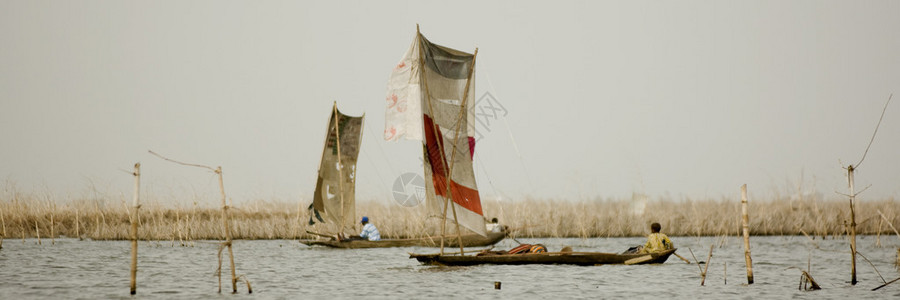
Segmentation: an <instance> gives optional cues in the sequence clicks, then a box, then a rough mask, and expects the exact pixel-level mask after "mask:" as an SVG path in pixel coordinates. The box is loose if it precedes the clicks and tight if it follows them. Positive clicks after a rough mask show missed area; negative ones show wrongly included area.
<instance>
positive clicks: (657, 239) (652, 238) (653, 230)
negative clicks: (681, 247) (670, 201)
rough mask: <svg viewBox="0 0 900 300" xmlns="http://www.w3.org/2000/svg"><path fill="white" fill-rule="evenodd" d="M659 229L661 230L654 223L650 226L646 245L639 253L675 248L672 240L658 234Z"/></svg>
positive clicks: (660, 227) (657, 224)
mask: <svg viewBox="0 0 900 300" xmlns="http://www.w3.org/2000/svg"><path fill="white" fill-rule="evenodd" d="M660 229H662V226H660V225H659V223H655V222H654V223H653V224H650V235H648V236H647V243H646V244H644V247H643V248H641V249H640V253H651V252H659V251H665V250H669V249H672V248H675V244H673V243H672V240H670V239H669V237H668V236H666V234H664V233H660V232H659V230H660Z"/></svg>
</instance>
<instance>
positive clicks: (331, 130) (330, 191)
mask: <svg viewBox="0 0 900 300" xmlns="http://www.w3.org/2000/svg"><path fill="white" fill-rule="evenodd" d="M364 117H365V116H362V117H352V116H347V115H344V114H342V113H341V112H340V111H338V110H337V104H335V106H334V108H333V109H332V112H331V118H329V121H328V130H327V135H326V136H325V148H324V149H323V150H322V162H321V164H320V165H319V176H318V177H319V178H318V180H317V181H316V191H315V194H314V195H313V203H312V205H311V206H310V220H309V222H310V225H311V224H313V223H315V220H314V217H315V218H316V219H318V220H319V221H320V222H325V223H331V224H335V225H338V228H337V230H343V229H345V228H348V229H352V228H354V227H353V225H354V224H356V198H355V194H356V193H355V191H356V159H357V157H358V156H359V145H360V141H362V126H363V118H364ZM338 153H340V155H338Z"/></svg>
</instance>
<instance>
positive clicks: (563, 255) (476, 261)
mask: <svg viewBox="0 0 900 300" xmlns="http://www.w3.org/2000/svg"><path fill="white" fill-rule="evenodd" d="M675 250H676V249H671V250H666V251H661V252H655V253H644V254H617V253H603V252H545V253H527V254H512V255H485V256H471V255H469V256H461V255H440V254H410V256H409V258H415V259H416V260H418V261H419V262H421V263H422V264H426V265H442V266H472V265H483V264H494V265H533V264H541V265H549V264H567V265H579V266H596V265H609V264H629V265H631V264H658V263H664V262H665V261H666V260H667V259H669V256H671V255H672V254H673V253H675ZM648 256H649V257H648Z"/></svg>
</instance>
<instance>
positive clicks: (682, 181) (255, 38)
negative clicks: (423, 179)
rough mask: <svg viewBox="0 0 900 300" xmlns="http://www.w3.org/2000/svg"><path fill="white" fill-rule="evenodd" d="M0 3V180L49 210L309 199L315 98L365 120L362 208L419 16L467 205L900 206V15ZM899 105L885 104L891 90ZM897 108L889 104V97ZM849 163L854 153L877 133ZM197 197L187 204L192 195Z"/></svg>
mask: <svg viewBox="0 0 900 300" xmlns="http://www.w3.org/2000/svg"><path fill="white" fill-rule="evenodd" d="M448 3H449V2H446V1H377V2H376V1H349V2H348V1H15V0H13V1H10V0H6V1H0V41H2V42H0V180H3V181H4V182H5V183H4V184H3V186H4V189H5V191H7V192H8V191H10V190H17V191H25V192H29V191H31V192H37V193H43V194H49V195H52V198H56V199H73V198H83V197H99V196H104V197H121V198H123V199H130V195H131V193H132V192H133V184H134V179H133V177H132V176H131V175H130V172H131V170H132V168H133V165H134V163H136V162H140V163H141V164H142V167H141V173H142V177H141V184H142V193H144V194H150V195H154V197H156V198H157V199H161V200H159V201H172V202H175V203H178V204H179V205H180V204H184V203H189V202H190V201H191V199H194V201H196V199H205V198H212V199H216V197H218V181H217V178H216V176H215V174H213V173H211V172H209V171H208V170H206V169H202V168H196V167H188V166H182V165H178V164H174V163H172V162H168V161H165V160H162V159H160V158H158V157H156V156H153V155H151V154H149V153H148V150H152V151H154V152H156V153H159V154H161V155H163V156H165V157H168V158H171V159H174V160H178V161H182V162H187V163H193V164H201V165H207V166H211V167H213V168H215V167H216V166H221V167H222V169H223V171H224V182H225V184H224V185H225V189H226V192H227V193H228V195H229V197H230V198H231V199H232V201H233V202H235V203H241V202H245V203H246V202H248V201H255V200H265V201H283V202H284V201H286V202H295V201H296V202H299V203H309V202H310V201H311V200H310V199H311V195H312V192H313V190H314V188H315V182H316V174H317V169H318V165H319V160H320V158H321V152H322V146H323V144H322V143H323V141H324V137H325V129H326V126H327V124H328V123H327V121H328V118H329V116H330V110H331V109H332V105H333V104H334V103H335V102H337V105H338V108H339V109H340V110H341V111H342V112H344V113H346V114H349V115H362V114H365V116H366V119H365V130H364V133H363V141H362V146H361V153H360V157H359V161H358V164H357V169H358V174H357V199H360V200H370V201H384V202H389V201H391V200H390V199H391V197H392V196H391V188H392V185H393V183H394V181H395V180H396V179H397V178H398V177H399V176H401V175H402V174H405V173H415V174H421V172H422V167H421V162H420V159H421V145H420V144H419V143H417V142H415V141H399V142H386V141H384V140H383V139H382V131H383V130H384V110H385V104H386V102H385V96H386V91H387V81H388V77H389V75H390V72H391V70H392V68H393V67H394V65H395V64H396V63H397V62H398V61H399V60H400V58H401V57H402V55H403V54H404V53H405V51H406V50H407V49H408V48H409V46H410V44H411V43H412V41H413V38H414V36H415V32H416V24H418V25H419V26H420V28H421V30H422V33H423V34H424V35H425V36H426V37H427V38H428V39H429V40H431V41H432V42H434V43H437V44H440V45H444V46H447V47H451V48H455V49H459V50H463V51H467V52H472V51H474V50H475V49H476V48H477V49H478V58H477V64H476V70H475V77H476V79H475V89H476V91H475V93H476V95H477V97H478V100H484V101H483V102H478V103H476V110H478V112H480V113H482V114H483V115H480V117H481V118H482V123H479V125H478V126H480V127H476V130H478V132H479V134H480V135H481V136H480V137H479V139H478V144H477V146H476V150H475V151H476V159H475V168H476V176H477V181H478V185H479V190H480V192H481V194H482V197H485V198H491V199H505V200H512V201H516V200H519V199H528V198H532V199H534V198H537V199H555V200H576V201H580V200H594V199H631V197H632V195H633V194H636V193H637V194H645V195H648V196H649V197H651V199H668V200H679V199H740V186H741V185H742V184H747V185H748V188H749V191H750V196H751V199H753V198H771V197H776V196H779V195H780V196H785V195H791V194H797V193H799V192H803V193H815V194H818V195H821V196H823V197H826V198H833V197H841V196H840V195H839V194H838V193H847V178H846V176H845V174H846V171H845V170H844V169H843V167H846V166H847V165H850V164H854V165H857V164H858V163H859V161H860V159H861V158H862V157H863V154H864V153H866V154H865V155H866V156H865V160H864V161H863V163H862V164H861V165H860V166H859V168H858V169H857V171H856V176H855V181H856V186H857V191H859V190H861V189H863V188H865V187H868V189H866V190H865V191H864V192H863V193H862V194H860V199H861V201H864V200H866V199H885V198H895V199H896V198H897V197H898V196H900V162H898V159H897V154H898V153H900V103H897V102H898V101H900V99H893V100H892V102H890V104H889V105H888V106H887V109H886V110H884V109H885V104H886V103H887V101H888V98H889V97H890V96H891V95H892V94H894V93H898V92H900V54H898V53H900V34H897V31H898V30H900V18H898V17H897V16H898V15H900V2H897V1H863V2H858V1H565V0H564V1H552V2H551V1H454V2H453V4H448ZM895 96H897V97H900V95H895ZM897 97H894V98H897ZM883 111H884V118H883V120H882V121H881V123H880V127H879V129H878V134H877V135H876V137H875V139H874V142H873V143H872V144H871V147H870V148H869V150H868V152H866V148H867V145H868V144H869V142H870V140H871V139H872V135H873V131H874V130H875V128H876V126H877V125H878V124H879V118H880V117H881V115H882V112H883ZM204 201H206V200H204Z"/></svg>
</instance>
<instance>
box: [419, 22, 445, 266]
mask: <svg viewBox="0 0 900 300" xmlns="http://www.w3.org/2000/svg"><path fill="white" fill-rule="evenodd" d="M416 45H417V46H418V47H419V69H420V70H424V68H425V49H424V47H422V33H421V31H419V24H416ZM419 77H420V83H421V84H422V88H423V89H425V93H424V95H423V96H424V97H425V102H426V103H428V111H429V112H430V113H431V116H432V118H433V117H434V105H432V104H431V97H430V96H429V92H428V81H426V80H424V72H419ZM431 131H432V133H433V134H434V137H435V138H437V137H438V134H437V133H438V129H437V128H436V126H435V123H434V122H432V124H431ZM425 143H426V146H425V147H423V148H422V152H423V153H422V156H423V160H425V159H428V160H429V161H428V164H429V165H431V164H433V163H434V162H432V161H431V160H430V158H429V157H430V156H429V151H428V147H427V144H428V143H427V141H426V142H425ZM437 146H438V150H439V151H440V153H441V166H443V167H444V170H447V169H448V165H447V158H446V155H445V152H444V143H443V142H440V143H437ZM446 175H447V178H449V177H450V174H446ZM432 176H434V174H432ZM426 197H427V195H426ZM435 198H437V193H435ZM451 199H452V198H451ZM451 199H447V197H444V201H443V204H444V209H443V212H442V213H441V252H440V255H444V240H445V238H446V235H447V234H446V233H447V208H448V207H449V206H450V201H451Z"/></svg>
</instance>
